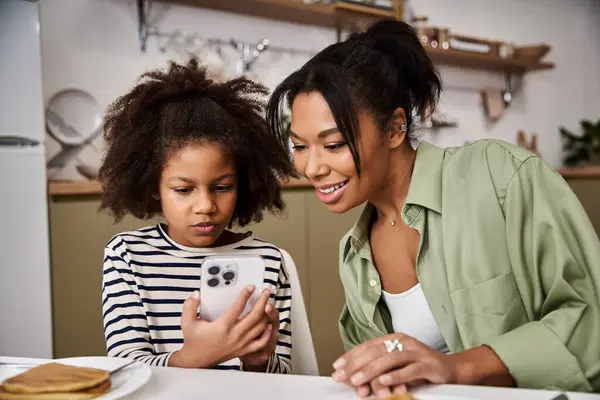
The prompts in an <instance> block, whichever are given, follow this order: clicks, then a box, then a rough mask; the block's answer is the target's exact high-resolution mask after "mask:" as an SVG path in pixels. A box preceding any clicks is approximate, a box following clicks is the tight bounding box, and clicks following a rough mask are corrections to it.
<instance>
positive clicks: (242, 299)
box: [169, 286, 271, 368]
mask: <svg viewBox="0 0 600 400" xmlns="http://www.w3.org/2000/svg"><path fill="white" fill-rule="evenodd" d="M254 290H255V288H254V286H248V287H247V288H246V290H244V291H243V292H242V293H241V294H240V295H239V296H238V298H237V299H236V301H235V302H234V303H233V305H232V306H231V307H230V308H229V310H227V312H226V313H224V314H223V315H221V316H220V317H219V318H218V319H216V320H215V321H213V322H208V321H204V320H201V319H198V317H197V312H198V307H199V306H200V294H199V293H198V292H197V291H196V292H194V293H193V294H192V295H191V296H190V297H189V298H188V299H187V300H186V301H185V302H184V303H183V311H182V315H181V329H182V331H183V347H182V348H181V350H179V351H177V352H175V353H174V354H172V355H171V357H170V358H169V366H173V367H183V368H208V367H212V366H214V365H217V364H220V363H222V362H224V361H227V360H230V359H232V358H236V357H240V356H243V355H245V354H248V353H253V352H256V351H259V350H260V349H263V348H264V347H265V346H266V345H267V344H268V343H269V341H270V339H271V334H270V333H271V332H270V331H271V328H268V327H269V326H270V324H269V321H268V319H267V316H266V315H265V308H266V305H267V302H268V301H269V290H268V289H265V290H264V291H263V293H262V294H261V297H260V298H259V300H258V301H257V303H256V304H255V306H254V307H253V309H252V310H251V311H250V312H249V313H248V314H246V315H245V316H244V317H243V318H242V319H239V317H240V315H241V313H242V312H243V310H244V307H245V306H246V303H247V302H248V300H249V299H250V296H251V295H252V293H253V292H254Z"/></svg>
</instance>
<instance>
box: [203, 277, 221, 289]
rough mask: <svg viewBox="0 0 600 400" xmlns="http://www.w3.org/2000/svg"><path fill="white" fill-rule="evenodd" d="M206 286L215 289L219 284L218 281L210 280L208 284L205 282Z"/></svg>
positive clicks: (215, 279)
mask: <svg viewBox="0 0 600 400" xmlns="http://www.w3.org/2000/svg"><path fill="white" fill-rule="evenodd" d="M206 283H207V284H208V286H210V287H215V286H217V285H218V284H219V280H218V279H217V278H210V279H209V280H208V282H206Z"/></svg>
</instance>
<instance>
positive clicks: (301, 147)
mask: <svg viewBox="0 0 600 400" xmlns="http://www.w3.org/2000/svg"><path fill="white" fill-rule="evenodd" d="M292 150H294V151H303V150H306V146H305V145H303V144H295V145H293V146H292Z"/></svg>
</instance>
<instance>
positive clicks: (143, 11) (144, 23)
mask: <svg viewBox="0 0 600 400" xmlns="http://www.w3.org/2000/svg"><path fill="white" fill-rule="evenodd" d="M149 3H150V0H137V13H138V40H139V42H140V50H141V51H142V53H145V52H146V48H147V45H148V7H149Z"/></svg>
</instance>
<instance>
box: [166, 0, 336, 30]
mask: <svg viewBox="0 0 600 400" xmlns="http://www.w3.org/2000/svg"><path fill="white" fill-rule="evenodd" d="M166 1H168V2H170V3H177V4H183V5H188V6H195V7H202V8H208V9H212V10H219V11H228V12H231V13H235V14H243V15H250V16H253V17H261V18H268V19H273V20H278V21H285V22H295V23H299V24H306V25H317V26H323V27H335V25H336V19H335V6H334V5H329V6H324V5H318V4H305V3H302V2H301V1H298V2H295V1H290V0H166Z"/></svg>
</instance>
